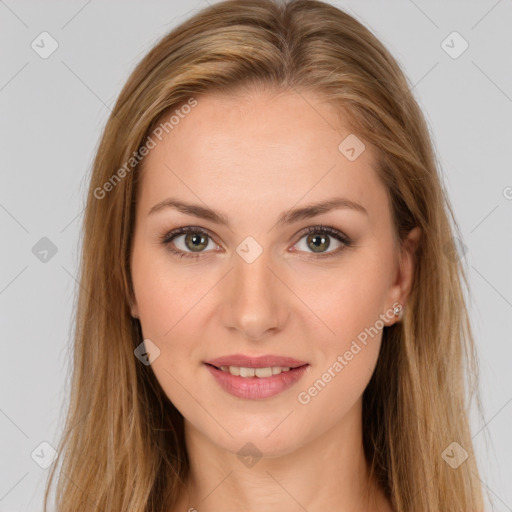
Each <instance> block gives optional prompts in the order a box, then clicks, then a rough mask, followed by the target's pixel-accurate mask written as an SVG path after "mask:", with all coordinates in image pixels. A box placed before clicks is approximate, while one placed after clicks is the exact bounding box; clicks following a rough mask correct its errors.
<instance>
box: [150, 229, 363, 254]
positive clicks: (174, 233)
mask: <svg viewBox="0 0 512 512" xmlns="http://www.w3.org/2000/svg"><path fill="white" fill-rule="evenodd" d="M189 233H192V234H204V235H207V237H208V238H209V239H210V240H212V242H213V243H214V244H215V245H217V247H222V244H219V243H218V242H217V241H216V237H215V235H213V233H212V232H211V231H210V230H209V229H207V228H203V227H200V226H195V225H189V226H182V227H179V228H175V229H172V230H171V231H167V232H166V233H165V234H164V235H163V236H161V237H160V242H161V243H162V244H163V245H165V246H167V247H168V249H169V250H170V251H171V252H172V253H174V254H175V255H178V256H180V258H181V257H185V258H200V257H202V254H208V253H209V252H212V251H211V250H210V251H200V252H197V253H194V252H188V251H182V250H181V249H175V248H173V247H171V244H172V242H173V241H174V239H175V238H177V237H178V236H181V235H186V234H189ZM312 233H325V234H327V235H328V236H330V237H332V238H335V239H336V240H337V241H338V242H340V243H341V247H340V248H338V249H336V250H334V251H328V252H325V253H314V252H311V253H308V256H306V258H308V257H309V258H312V259H321V258H326V257H330V256H334V255H336V254H339V253H340V252H342V251H343V250H344V249H346V248H348V247H352V246H353V245H354V242H353V241H352V239H351V238H350V237H348V236H347V235H346V234H345V233H343V232H342V231H341V230H339V229H337V228H334V227H332V226H326V225H323V224H315V225H312V226H308V227H306V228H304V229H302V230H300V231H299V232H298V233H296V234H295V235H294V238H296V237H297V241H296V242H295V243H294V244H293V245H294V246H295V245H296V244H297V243H298V242H299V241H300V240H301V239H302V238H304V236H306V235H308V234H312ZM294 252H303V251H294Z"/></svg>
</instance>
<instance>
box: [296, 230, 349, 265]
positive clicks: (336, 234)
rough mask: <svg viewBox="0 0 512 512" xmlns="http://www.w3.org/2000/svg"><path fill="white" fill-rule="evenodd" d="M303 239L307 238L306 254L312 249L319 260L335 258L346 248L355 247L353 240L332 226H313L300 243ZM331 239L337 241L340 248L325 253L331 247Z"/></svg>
mask: <svg viewBox="0 0 512 512" xmlns="http://www.w3.org/2000/svg"><path fill="white" fill-rule="evenodd" d="M303 238H305V243H304V245H305V247H306V250H305V252H308V249H310V250H311V251H312V252H313V253H315V256H314V257H317V258H327V257H330V256H334V255H336V254H338V253H339V252H341V251H342V250H343V249H344V248H345V247H351V246H352V245H353V242H352V240H350V239H349V238H348V237H347V236H346V235H344V234H343V233H342V232H341V231H339V230H337V229H335V228H332V227H330V226H323V225H319V226H311V227H309V228H307V230H306V235H305V236H302V237H301V239H300V240H299V242H300V241H301V240H302V239H303ZM331 238H334V239H336V241H337V242H338V243H339V244H340V245H339V248H338V249H337V250H334V251H329V252H325V251H326V250H327V249H328V248H329V247H330V246H331V240H330V239H331Z"/></svg>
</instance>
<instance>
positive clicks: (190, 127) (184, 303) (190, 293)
mask: <svg viewBox="0 0 512 512" xmlns="http://www.w3.org/2000/svg"><path fill="white" fill-rule="evenodd" d="M187 112H188V113H187V114H186V115H185V114H183V113H181V115H180V116H179V122H178V123H176V122H175V123H174V125H173V126H174V127H173V128H172V129H169V127H168V128H167V129H168V130H169V134H168V135H166V136H165V137H164V138H162V140H161V141H158V139H156V138H154V139H155V141H157V144H156V146H155V147H154V148H153V149H151V150H150V152H149V154H148V155H147V156H146V157H145V159H144V171H143V172H144V180H143V182H142V186H141V188H140V190H139V194H138V198H137V208H136V224H135V233H134V240H133V250H132V257H131V272H132V279H133V285H134V292H135V297H134V301H133V303H132V314H133V315H134V316H136V317H138V318H139V319H140V322H141V326H142V331H143V335H144V339H146V348H147V349H148V351H149V352H150V354H151V358H153V357H155V356H156V357H155V359H154V360H153V362H152V363H151V367H152V369H153V371H154V373H155V375H156V377H157V379H158V381H159V382H160V384H161V386H162V388H163V390H164V391H165V393H166V394H167V396H168V397H169V399H170V400H171V401H172V402H173V403H174V405H175V406H176V407H177V409H178V410H179V411H180V412H181V413H182V414H183V416H184V417H185V420H186V424H187V428H189V429H192V431H193V432H195V433H196V434H197V435H201V436H203V438H207V439H209V440H210V441H211V442H212V443H214V444H215V445H217V446H218V447H221V448H224V449H227V450H229V451H231V452H233V453H236V452H238V451H239V450H240V448H242V447H243V446H244V445H245V444H246V443H247V442H250V443H252V445H254V446H255V447H256V448H257V450H259V451H260V452H262V453H263V454H265V455H267V456H270V457H272V456H277V455H280V454H281V455H282V454H285V453H290V452H292V451H293V450H296V449H298V448H300V447H301V446H304V445H306V444H307V443H309V442H312V441H313V440H315V439H316V438H318V437H319V436H321V435H322V434H323V433H326V432H327V431H330V430H332V429H333V428H336V427H337V426H339V425H342V424H343V423H344V422H347V421H349V419H350V418H351V417H356V416H357V414H359V413H358V412H357V411H360V409H359V407H360V405H361V396H362V393H363V391H364V389H365V387H366V385H367V384H368V382H369V380H370V377H371V375H372V373H373V370H374V368H375V365H376V361H377V358H378V354H379V348H380V343H381V335H382V328H383V326H384V325H391V324H392V323H394V322H395V321H396V319H395V317H394V316H393V313H392V307H393V305H394V304H395V303H396V302H400V303H402V304H404V302H405V299H406V295H407V293H408V290H409V287H410V279H411V275H412V266H411V265H412V264H411V259H410V258H409V256H408V254H405V255H404V261H403V263H402V267H401V268H400V267H399V264H398V247H397V246H396V245H395V242H394V238H393V230H392V219H391V211H390V205H389V202H388V197H387V195H386V190H385V188H384V186H383V185H382V184H381V183H380V181H379V179H378V178H377V174H376V172H375V171H374V169H372V165H374V164H375V160H374V158H375V154H374V153H373V152H372V148H371V147H370V146H369V145H368V144H367V145H366V148H364V146H362V145H361V141H359V140H358V139H357V138H355V136H354V135H352V134H350V132H349V131H348V130H346V129H345V128H344V127H343V126H341V125H340V121H339V118H338V117H337V116H336V114H335V111H334V110H333V109H332V107H331V106H330V105H329V104H327V103H325V102H322V101H321V99H320V98H319V97H318V96H315V95H313V94H312V93H308V94H301V95H299V94H298V93H296V92H289V93H286V94H282V95H279V96H270V95H269V94H265V93H262V92H254V94H253V95H252V96H250V97H249V96H246V97H243V98H242V97H238V96H236V97H235V96H229V97H228V96H220V95H209V96H204V97H200V98H198V100H197V105H196V106H195V107H194V108H191V109H187ZM176 119H177V118H175V119H174V121H176ZM168 126H169V125H168ZM158 133H161V131H160V132H158ZM164 133H165V132H164ZM347 137H348V139H347ZM340 144H341V145H340ZM171 201H172V202H174V203H175V204H177V203H179V204H181V205H190V206H186V207H185V206H180V207H173V206H171V205H170V204H171ZM343 201H345V203H343ZM166 202H167V206H166ZM329 203H332V205H335V207H332V208H330V207H329ZM322 204H326V205H327V206H325V207H324V206H321V205H322ZM336 204H337V206H336ZM157 205H158V206H157ZM213 212H215V213H213ZM320 224H321V225H322V226H324V228H321V227H320ZM186 227H194V228H195V229H196V230H197V231H198V233H195V234H194V233H191V234H187V233H178V234H176V235H175V236H174V237H173V238H172V239H171V237H172V235H168V236H167V234H168V233H169V232H171V231H172V230H175V229H177V228H186ZM325 228H327V229H328V230H329V231H325V230H324V231H322V229H325ZM308 229H311V230H312V232H308ZM336 233H339V235H337V234H336ZM337 236H339V239H338V238H337ZM166 238H167V241H166V242H165V239H166ZM174 251H176V252H174ZM147 340H151V343H149V342H148V341H147ZM141 341H142V340H141ZM154 346H156V347H158V350H159V353H158V352H154V351H153V348H154ZM240 355H241V356H246V357H247V358H258V357H261V356H271V357H274V359H266V360H264V359H261V360H259V361H255V360H252V361H251V360H250V359H247V360H240V359H238V356H240ZM219 358H227V359H226V360H224V361H214V360H217V359H219ZM283 358H291V359H293V361H289V360H288V361H287V360H285V359H283ZM207 362H213V363H215V364H216V366H217V367H221V366H222V367H224V368H223V369H216V368H214V366H212V365H210V364H207ZM301 365H302V367H301V368H297V369H290V370H289V371H288V372H287V371H286V369H285V370H283V369H282V367H289V368H294V367H296V366H301ZM229 366H231V367H232V368H231V369H230V368H229ZM240 367H242V369H241V370H240V369H239V368H240ZM255 367H259V368H262V369H261V370H259V371H257V375H256V376H253V377H245V376H241V375H236V374H237V373H241V374H242V375H250V374H251V371H252V370H250V369H249V370H247V369H246V368H252V369H254V368H255ZM279 367H281V368H279ZM263 368H273V370H265V369H263ZM279 369H281V373H279ZM254 371H256V370H254ZM269 373H271V374H272V376H268V375H269ZM232 374H235V375H232ZM258 375H260V376H258Z"/></svg>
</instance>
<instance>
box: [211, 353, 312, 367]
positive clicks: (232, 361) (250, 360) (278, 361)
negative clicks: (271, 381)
mask: <svg viewBox="0 0 512 512" xmlns="http://www.w3.org/2000/svg"><path fill="white" fill-rule="evenodd" d="M205 362H206V363H207V364H211V365H213V366H216V367H217V368H220V367H221V366H239V367H240V366H241V367H244V368H268V367H273V366H274V367H275V366H284V367H288V368H298V367H299V366H304V365H305V364H308V363H306V362H305V361H300V360H298V359H293V358H291V357H285V356H274V355H270V354H266V355H262V356H257V357H252V356H246V355H244V354H232V355H229V356H222V357H218V358H216V359H210V360H209V361H205Z"/></svg>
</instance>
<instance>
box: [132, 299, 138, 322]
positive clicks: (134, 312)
mask: <svg viewBox="0 0 512 512" xmlns="http://www.w3.org/2000/svg"><path fill="white" fill-rule="evenodd" d="M130 312H131V315H132V317H133V318H139V306H138V304H137V300H136V299H135V297H133V298H131V299H130Z"/></svg>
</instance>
